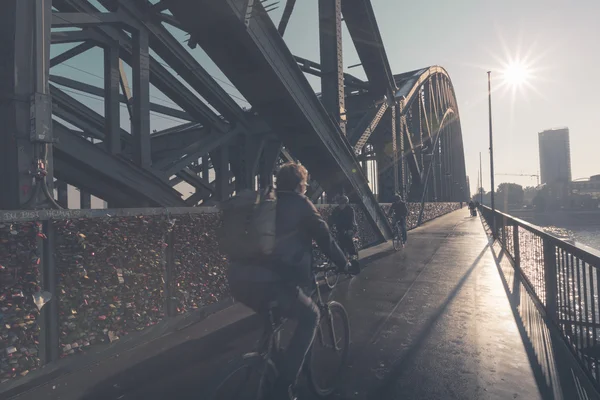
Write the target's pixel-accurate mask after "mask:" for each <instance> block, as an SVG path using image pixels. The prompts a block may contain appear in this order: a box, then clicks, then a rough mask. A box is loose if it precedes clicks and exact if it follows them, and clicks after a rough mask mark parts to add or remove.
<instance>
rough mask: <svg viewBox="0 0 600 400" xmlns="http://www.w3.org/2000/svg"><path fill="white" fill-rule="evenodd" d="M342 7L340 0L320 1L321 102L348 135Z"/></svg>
mask: <svg viewBox="0 0 600 400" xmlns="http://www.w3.org/2000/svg"><path fill="white" fill-rule="evenodd" d="M341 3H342V1H341V0H319V43H320V46H319V48H320V50H321V101H322V103H323V106H324V107H325V110H327V112H328V113H329V115H331V117H332V118H333V120H334V122H335V123H336V124H338V125H339V127H340V130H341V131H342V133H343V134H344V135H345V134H346V106H345V104H344V101H345V95H344V64H343V57H342V4H341Z"/></svg>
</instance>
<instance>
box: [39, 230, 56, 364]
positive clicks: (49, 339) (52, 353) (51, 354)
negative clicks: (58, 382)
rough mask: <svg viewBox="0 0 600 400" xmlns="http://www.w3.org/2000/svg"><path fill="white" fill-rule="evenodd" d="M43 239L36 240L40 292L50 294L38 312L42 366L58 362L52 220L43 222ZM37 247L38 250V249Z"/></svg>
mask: <svg viewBox="0 0 600 400" xmlns="http://www.w3.org/2000/svg"><path fill="white" fill-rule="evenodd" d="M40 233H42V234H43V235H45V239H42V238H41V237H40V238H38V246H39V247H41V249H42V252H41V260H40V261H41V262H40V264H41V266H42V271H41V278H42V284H41V290H42V291H45V292H49V293H51V294H52V298H51V299H50V301H48V302H47V303H46V304H45V305H44V306H43V307H42V310H41V311H40V319H39V321H40V323H39V325H40V354H39V356H40V360H41V362H42V364H48V363H49V362H52V361H56V360H58V354H59V341H58V334H59V329H58V291H57V290H56V289H57V288H56V284H57V279H56V265H55V263H54V250H55V230H54V224H53V223H52V220H48V221H44V222H42V225H41V232H40ZM39 247H38V248H39Z"/></svg>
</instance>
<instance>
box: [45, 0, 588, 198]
mask: <svg viewBox="0 0 600 400" xmlns="http://www.w3.org/2000/svg"><path fill="white" fill-rule="evenodd" d="M92 3H95V1H92ZM372 3H373V8H374V10H375V14H376V17H377V22H378V25H379V29H380V31H381V36H382V38H383V42H384V45H385V48H386V52H387V56H388V59H389V62H390V64H391V68H392V71H393V73H394V74H399V73H403V72H407V71H411V70H415V69H420V68H423V67H426V66H430V65H440V66H442V67H444V68H445V69H446V70H447V71H448V72H449V74H450V78H451V79H452V82H453V85H454V88H455V92H456V97H457V100H458V105H459V111H460V116H461V126H462V132H463V141H464V148H465V161H466V166H467V174H468V176H469V177H470V182H471V192H474V191H476V187H475V186H476V185H473V183H474V182H476V181H477V174H478V170H479V153H480V152H481V153H482V156H483V185H484V188H485V189H486V190H489V181H490V179H489V178H490V177H489V158H488V146H489V145H488V103H487V74H486V72H487V71H488V70H492V76H493V83H492V85H493V89H494V93H493V95H492V96H493V100H492V101H493V127H494V150H495V154H494V158H495V171H496V172H497V173H498V174H502V173H503V174H510V173H514V174H538V173H539V168H540V167H539V165H540V164H539V156H538V133H539V132H541V131H544V130H546V129H550V128H554V127H563V126H567V127H568V128H569V130H570V136H571V138H570V139H571V165H572V175H573V179H577V178H584V177H589V176H590V175H594V174H598V173H600V162H599V161H598V160H597V158H595V157H596V152H597V149H598V148H600V135H598V134H597V133H596V132H595V129H596V127H597V126H598V125H599V123H600V114H599V113H598V111H597V110H598V109H599V108H600V100H599V99H598V97H597V96H596V94H595V93H597V92H598V91H599V90H600V78H598V76H597V74H595V72H596V71H595V69H596V68H597V65H600V54H599V53H598V52H597V51H594V49H595V47H596V43H597V40H598V39H599V38H600V26H599V24H597V22H596V21H595V18H596V16H597V15H600V3H597V2H593V1H589V0H588V1H580V2H578V3H577V6H574V5H572V3H567V2H566V1H558V0H546V1H543V0H527V1H525V2H523V1H517V0H506V1H503V2H501V3H500V2H494V1H482V0H463V1H462V2H460V3H456V2H448V1H447V0H430V1H429V2H427V7H426V8H425V7H423V6H419V5H417V4H416V3H412V2H404V1H399V0H373V1H372ZM96 4H97V3H96ZM284 4H285V1H284V0H282V1H281V2H280V5H279V6H280V7H279V9H277V10H275V11H273V12H271V13H270V15H271V17H272V18H273V20H274V22H275V23H276V24H277V23H278V22H279V18H280V15H281V12H282V9H283V5H284ZM317 4H318V3H317V1H315V0H313V1H302V2H297V4H296V8H295V10H294V13H293V14H292V17H291V20H290V23H289V25H288V29H287V31H286V33H285V36H284V39H285V41H286V43H287V44H288V46H289V47H290V49H291V51H292V53H293V54H295V55H298V56H300V57H304V58H308V59H311V60H315V61H318V60H319V38H318V9H317ZM170 30H171V29H170ZM171 31H172V32H173V33H174V34H175V36H176V37H177V38H178V39H179V40H180V41H181V42H183V41H184V40H186V36H185V35H184V34H183V33H182V32H180V31H176V30H171ZM343 39H344V66H345V70H346V72H348V73H351V74H353V75H356V76H357V77H359V78H364V77H365V76H364V73H363V71H362V68H361V67H356V68H351V69H348V68H347V67H348V66H349V65H354V64H358V63H359V62H360V60H359V59H358V56H357V54H356V52H355V50H354V48H353V45H352V42H351V40H350V37H349V35H348V33H347V31H346V29H345V27H344V38H343ZM72 46H73V45H62V46H54V45H53V46H52V53H53V55H56V54H58V53H60V52H62V51H64V50H66V49H67V48H70V47H72ZM192 54H194V55H195V56H196V58H197V59H198V60H199V61H200V63H201V65H202V66H203V67H205V68H206V69H207V70H208V72H209V73H211V74H212V75H213V76H214V77H215V78H216V79H218V80H219V82H224V83H223V87H224V88H225V89H226V90H227V91H228V92H230V93H231V94H232V95H234V96H235V97H236V98H237V99H238V101H240V104H241V105H243V106H246V107H248V106H249V105H248V104H247V103H244V100H243V96H241V95H240V94H239V92H237V90H236V89H235V88H233V87H232V86H231V85H229V84H228V80H227V78H225V77H224V75H223V74H222V73H221V72H220V70H218V68H217V67H216V66H215V65H214V64H213V63H212V61H210V59H208V57H207V56H206V55H205V54H204V53H203V52H202V50H201V49H195V50H193V51H192ZM100 57H101V51H100V50H99V49H94V50H90V51H89V52H87V53H85V54H83V55H81V56H78V57H76V58H74V59H72V60H69V61H68V62H66V63H65V65H60V66H57V67H55V68H53V69H52V73H53V74H57V75H64V76H68V77H70V78H72V79H79V80H83V81H88V82H90V84H95V85H101V80H100V81H98V78H99V77H102V62H101V58H100ZM519 59H520V60H521V63H522V64H530V68H529V74H528V75H529V76H527V77H525V78H526V83H523V84H521V86H520V87H519V88H517V90H516V91H515V93H513V90H512V89H513V88H512V87H507V86H505V87H503V88H502V89H498V88H499V87H500V86H501V85H502V84H503V79H502V69H503V64H508V63H510V62H511V60H517V61H518V60H519ZM159 61H162V60H160V59H159ZM126 69H127V70H128V68H126ZM308 80H309V82H310V83H311V85H312V86H313V88H314V89H315V91H317V92H319V91H320V81H319V79H318V78H316V77H312V76H308ZM70 94H72V93H70ZM152 95H153V96H154V98H153V99H152V101H154V102H157V103H159V104H163V105H168V106H173V104H170V103H172V102H170V100H168V99H167V98H166V97H165V96H164V95H162V94H161V93H159V92H157V91H156V90H152ZM74 97H76V98H77V99H79V100H81V101H84V102H85V103H86V104H90V107H92V108H93V109H95V110H98V111H99V112H101V113H102V104H101V103H99V102H98V100H97V99H96V100H93V99H90V98H89V96H88V97H85V96H80V95H74ZM128 122H129V121H128V116H127V115H126V112H125V111H124V109H122V123H123V125H124V126H126V125H127V124H128ZM182 122H184V121H177V120H175V119H172V118H170V117H169V118H164V117H160V116H156V115H153V116H152V117H151V125H152V129H156V130H161V129H165V128H168V127H170V126H173V125H177V124H178V123H182ZM502 182H515V183H518V184H521V185H523V186H535V184H536V182H535V178H533V177H532V178H528V177H519V176H514V177H513V176H510V177H509V176H500V175H498V176H496V179H495V183H496V186H497V185H499V184H500V183H502Z"/></svg>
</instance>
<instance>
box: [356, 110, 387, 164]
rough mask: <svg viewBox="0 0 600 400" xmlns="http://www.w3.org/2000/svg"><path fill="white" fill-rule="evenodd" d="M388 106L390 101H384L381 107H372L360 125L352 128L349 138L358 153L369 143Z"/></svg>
mask: <svg viewBox="0 0 600 400" xmlns="http://www.w3.org/2000/svg"><path fill="white" fill-rule="evenodd" d="M388 107H389V105H388V102H387V101H384V102H383V103H381V105H380V106H379V107H375V108H373V109H371V110H370V111H369V112H367V113H365V115H364V116H363V118H362V119H361V120H360V122H359V123H358V125H357V126H356V127H355V128H354V129H353V130H352V132H351V134H350V136H349V138H348V140H349V142H350V144H351V145H352V146H353V147H354V151H355V152H356V153H357V154H358V152H359V151H361V149H362V148H363V147H364V146H365V144H367V141H368V140H369V138H370V137H371V135H372V134H373V132H375V129H376V128H377V126H378V125H379V121H381V118H382V117H383V115H384V114H385V112H386V111H387V109H388Z"/></svg>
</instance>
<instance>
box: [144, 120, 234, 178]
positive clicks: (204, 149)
mask: <svg viewBox="0 0 600 400" xmlns="http://www.w3.org/2000/svg"><path fill="white" fill-rule="evenodd" d="M239 134H240V129H239V128H233V129H232V130H230V131H229V132H227V133H226V134H220V133H219V134H215V133H213V134H209V135H207V136H205V137H204V138H202V139H201V140H199V141H197V142H195V143H193V144H191V145H189V146H187V147H186V148H185V149H183V150H182V153H185V155H184V156H183V157H181V158H179V159H176V160H175V161H172V160H170V159H164V160H161V161H159V162H157V163H156V165H155V168H156V169H159V170H161V171H162V172H163V173H164V174H165V176H167V177H170V176H171V175H173V174H175V173H176V172H179V171H181V170H182V169H184V168H185V167H187V166H188V165H190V164H191V163H192V162H194V161H196V160H198V159H199V158H200V157H203V156H205V155H206V154H208V153H210V152H211V151H213V150H215V149H217V148H218V147H220V146H224V145H226V144H227V143H229V142H230V141H231V140H232V139H233V138H235V137H236V136H237V135H239Z"/></svg>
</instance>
